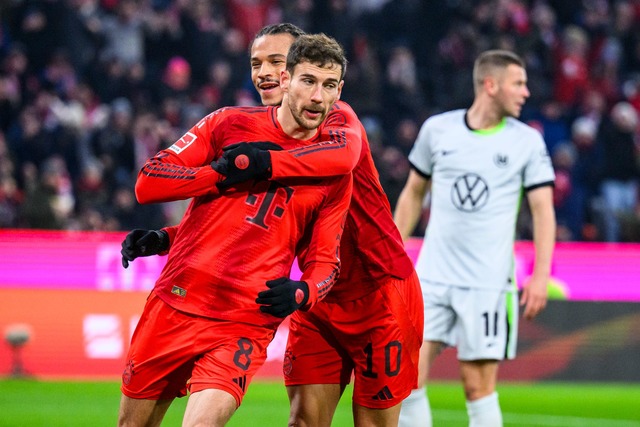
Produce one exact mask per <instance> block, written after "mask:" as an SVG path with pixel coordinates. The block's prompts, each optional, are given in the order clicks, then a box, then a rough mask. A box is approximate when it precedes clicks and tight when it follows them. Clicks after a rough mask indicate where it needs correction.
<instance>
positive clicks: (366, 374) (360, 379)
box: [331, 276, 423, 409]
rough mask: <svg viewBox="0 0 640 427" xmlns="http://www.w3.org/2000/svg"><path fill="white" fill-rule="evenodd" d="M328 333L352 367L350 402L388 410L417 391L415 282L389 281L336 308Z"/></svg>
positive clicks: (419, 321)
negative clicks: (348, 359) (332, 334)
mask: <svg viewBox="0 0 640 427" xmlns="http://www.w3.org/2000/svg"><path fill="white" fill-rule="evenodd" d="M331 321H332V328H333V329H334V330H335V331H336V332H335V333H336V336H337V337H338V340H339V341H340V343H341V344H342V347H343V348H345V349H346V351H347V352H348V353H349V355H350V357H351V359H352V360H353V363H354V364H355V366H356V368H355V372H354V377H355V379H354V390H353V402H354V404H356V405H360V406H363V407H365V408H371V409H388V408H391V407H393V406H395V405H397V404H398V403H400V402H401V401H402V400H403V399H404V398H405V397H407V396H408V395H409V394H410V393H411V390H413V389H414V388H416V387H417V384H418V383H417V381H418V363H419V354H420V347H421V345H422V328H423V304H422V301H421V298H420V286H419V283H418V279H417V277H415V276H412V277H410V278H408V279H406V280H399V279H389V280H387V281H386V283H384V284H383V285H382V286H380V288H379V289H377V290H376V291H375V292H372V293H370V294H369V295H367V296H365V297H364V298H361V299H359V300H356V301H353V302H349V303H343V304H339V309H337V310H336V311H335V313H334V315H333V317H332V318H331Z"/></svg>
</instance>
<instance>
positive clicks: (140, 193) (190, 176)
mask: <svg viewBox="0 0 640 427" xmlns="http://www.w3.org/2000/svg"><path fill="white" fill-rule="evenodd" d="M222 178H223V175H221V174H219V173H218V172H216V171H215V170H213V168H211V167H210V166H203V167H185V166H180V165H173V164H168V163H163V162H159V161H158V160H157V159H155V158H154V159H151V160H150V161H148V162H147V163H146V164H145V165H144V166H143V167H142V169H141V170H140V172H139V173H138V179H137V181H136V186H135V192H136V198H137V199H138V202H139V203H141V204H145V203H160V202H169V201H175V200H185V199H189V198H191V197H196V196H203V195H217V194H219V191H218V188H217V187H216V183H217V182H218V181H220V180H221V179H222Z"/></svg>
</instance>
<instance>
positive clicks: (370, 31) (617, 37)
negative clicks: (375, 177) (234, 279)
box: [0, 0, 640, 242]
mask: <svg viewBox="0 0 640 427" xmlns="http://www.w3.org/2000/svg"><path fill="white" fill-rule="evenodd" d="M283 21H288V22H293V23H295V24H297V25H299V26H300V27H301V28H303V29H304V30H306V31H308V32H325V33H327V34H329V35H331V36H333V37H335V38H337V39H338V40H339V41H340V42H341V43H342V45H343V46H344V47H345V49H346V51H347V53H348V58H349V61H350V65H349V69H348V72H347V75H346V85H345V90H344V93H343V99H344V100H345V101H347V102H349V103H350V104H351V105H352V106H353V108H354V109H355V111H356V112H357V113H358V114H359V116H360V118H361V120H362V122H363V123H364V124H365V127H366V129H367V132H368V135H369V140H370V142H371V145H372V149H373V154H374V157H375V161H376V162H377V165H378V168H379V171H380V178H381V182H382V184H383V186H384V188H385V190H386V192H387V195H388V197H389V199H390V202H391V205H392V207H393V206H394V205H395V202H396V200H397V197H398V193H399V191H400V190H401V188H402V186H403V185H404V182H405V179H406V177H407V173H408V168H409V166H408V163H407V154H408V152H409V150H410V149H411V146H412V144H413V142H414V139H415V137H416V135H417V132H418V130H419V127H420V125H421V124H422V122H423V121H424V120H425V119H426V118H428V117H429V116H430V115H432V114H434V113H438V112H441V111H443V110H448V109H452V108H464V107H468V106H470V105H471V102H472V99H473V87H472V81H471V69H472V66H473V60H474V59H475V57H476V56H477V55H478V53H479V52H481V51H483V50H485V49H488V48H505V49H511V50H513V51H515V52H517V53H518V54H520V55H521V56H522V57H523V58H524V59H525V60H526V63H527V71H528V78H529V87H530V90H531V94H532V96H531V98H530V99H529V101H528V102H527V104H526V105H525V108H524V111H523V114H522V117H521V119H522V120H523V121H525V122H527V123H528V124H530V125H532V126H534V127H536V128H538V129H539V130H540V131H541V132H542V133H543V135H544V138H545V141H546V143H547V145H548V148H549V151H550V153H551V154H552V156H553V161H554V165H555V167H556V173H557V175H558V178H557V183H556V190H555V191H556V194H555V204H556V210H557V215H558V221H559V224H560V227H559V228H558V239H559V240H561V241H609V242H640V207H639V206H640V205H639V203H638V199H639V197H638V182H639V179H640V156H639V154H638V153H639V148H638V135H639V129H640V127H639V125H638V122H639V121H638V114H639V112H640V1H638V0H616V1H605V0H562V1H560V0H558V1H551V0H549V1H544V0H531V1H525V0H482V1H478V0H476V1H459V0H446V1H445V0H443V1H432V2H427V1H418V0H351V1H347V0H318V1H311V0H194V1H186V0H40V1H38V0H8V1H2V2H0V227H2V228H15V227H19V228H37V229H61V230H129V229H131V228H134V227H146V228H157V227H161V226H163V225H168V224H175V223H177V222H178V221H179V220H180V218H181V216H182V213H183V212H184V208H185V205H184V203H170V204H163V205H155V206H154V205H151V206H140V205H138V204H137V203H136V201H135V197H134V194H133V191H132V190H133V186H134V182H135V178H136V175H137V172H138V170H139V168H140V166H141V165H142V164H143V163H144V162H145V160H146V159H147V158H148V157H150V156H152V155H153V154H155V153H156V152H157V151H158V150H160V149H162V148H166V147H167V146H169V145H171V144H172V143H173V142H174V141H175V140H177V139H178V138H179V137H180V136H181V135H182V134H183V132H184V131H185V130H187V129H188V128H190V127H191V126H192V125H193V124H195V122H197V120H198V119H200V118H201V117H203V116H204V115H206V114H207V113H209V112H211V111H213V110H215V109H217V108H219V107H222V106H226V105H256V104H257V103H258V102H259V100H258V98H257V97H256V94H255V91H254V90H253V87H252V84H251V80H250V76H249V66H248V65H249V60H248V54H247V53H248V46H249V44H250V42H251V41H252V39H253V35H254V34H255V32H256V31H258V30H259V29H260V28H261V27H262V26H263V25H266V24H270V23H276V22H283ZM522 211H523V213H522V220H521V221H520V224H519V227H518V230H517V234H518V238H522V239H528V238H530V237H531V232H530V231H531V230H530V228H531V227H530V222H529V221H528V218H527V215H526V209H523V210H522ZM425 215H428V211H427V212H426V214H425ZM423 231H424V221H423V222H422V223H421V224H420V225H419V226H418V228H417V229H416V231H415V234H416V235H417V236H419V235H421V234H422V233H423Z"/></svg>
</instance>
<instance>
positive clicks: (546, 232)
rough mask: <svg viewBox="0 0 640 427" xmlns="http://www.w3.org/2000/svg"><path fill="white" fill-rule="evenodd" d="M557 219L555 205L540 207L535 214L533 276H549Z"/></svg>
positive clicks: (546, 277) (545, 277)
mask: <svg viewBox="0 0 640 427" xmlns="http://www.w3.org/2000/svg"><path fill="white" fill-rule="evenodd" d="M555 236H556V220H555V212H554V210H553V207H546V208H540V209H538V210H537V211H536V212H534V214H533V243H534V246H535V263H534V266H533V277H536V278H544V279H545V281H546V279H548V278H549V276H550V275H551V264H552V259H553V249H554V246H555Z"/></svg>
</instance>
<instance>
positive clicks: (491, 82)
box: [482, 76, 499, 95]
mask: <svg viewBox="0 0 640 427" xmlns="http://www.w3.org/2000/svg"><path fill="white" fill-rule="evenodd" d="M482 86H483V87H484V91H485V92H486V93H488V94H489V95H495V94H496V92H497V91H498V86H499V85H498V78H497V77H496V76H487V77H485V78H484V81H483V82H482Z"/></svg>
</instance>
